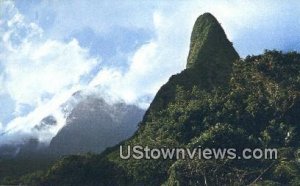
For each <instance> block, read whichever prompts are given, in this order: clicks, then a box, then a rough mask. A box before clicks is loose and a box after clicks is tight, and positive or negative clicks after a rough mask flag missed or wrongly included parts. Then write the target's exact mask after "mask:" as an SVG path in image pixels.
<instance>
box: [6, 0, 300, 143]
mask: <svg viewBox="0 0 300 186" xmlns="http://www.w3.org/2000/svg"><path fill="white" fill-rule="evenodd" d="M3 2H4V3H3ZM3 2H2V5H4V6H1V7H0V8H1V11H0V14H1V16H0V17H1V19H0V35H1V36H2V38H1V39H2V41H1V42H0V86H1V89H0V103H1V104H2V103H3V104H5V105H6V106H5V107H4V108H1V111H0V122H2V130H4V129H7V130H8V129H9V131H14V132H11V134H12V135H10V136H6V139H10V140H11V141H16V140H19V139H21V136H29V135H34V136H38V137H39V138H40V139H41V140H43V141H47V140H46V139H48V140H49V139H50V138H51V135H52V136H53V135H54V134H55V133H56V132H57V130H59V128H60V127H62V126H63V125H64V120H65V117H64V116H63V114H62V112H61V110H60V108H59V106H60V105H61V104H62V103H64V102H65V101H66V100H68V98H70V96H71V95H72V94H73V93H74V92H75V91H77V90H83V92H84V93H85V94H95V95H101V96H103V97H105V99H107V100H109V101H111V102H114V101H119V100H125V102H127V103H134V104H138V105H140V106H141V107H144V108H147V106H148V105H149V103H150V102H151V100H152V99H153V97H154V95H155V94H156V92H157V91H158V89H159V88H160V87H161V86H162V85H163V84H164V83H165V82H167V80H168V78H169V77H170V76H171V75H172V74H175V73H179V72H180V71H181V70H183V69H184V68H185V64H186V59H187V54H188V50H189V40H190V34H191V31H192V27H193V24H194V22H195V20H196V18H197V17H198V16H199V15H200V14H202V13H204V12H211V13H212V14H214V15H215V16H216V18H217V19H218V20H219V22H220V23H221V24H222V26H223V28H224V29H225V31H226V33H227V36H228V37H229V39H230V40H231V41H233V44H234V46H235V48H236V49H237V51H238V52H239V53H240V54H241V56H242V57H245V56H246V55H248V54H259V53H262V52H263V50H264V49H274V48H275V49H279V50H298V51H299V50H300V44H299V43H300V36H299V34H298V33H299V31H300V24H299V19H297V18H298V17H299V16H300V14H299V11H298V10H299V8H300V3H299V2H297V1H291V2H279V1H278V2H277V1H275V2H274V1H265V0H264V1H237V0H229V1H218V0H216V1H213V2H212V1H208V0H204V1H203V0H202V1H185V2H183V1H172V3H171V2H170V1H164V2H160V3H157V2H155V1H143V3H139V2H136V1H114V2H111V1H101V2H99V1H96V0H91V1H89V3H85V2H83V1H79V0H78V1H64V2H61V1H40V2H36V1H32V2H31V3H28V2H26V3H24V2H23V1H15V2H12V1H3ZM116 30H118V31H119V33H117V34H116V32H117V31H116ZM87 31H89V32H90V33H92V34H88V33H87ZM124 31H126V32H127V31H128V32H129V33H130V34H128V35H125V36H122V37H121V38H126V40H123V39H120V40H119V41H115V42H110V41H107V40H105V39H101V38H109V39H112V40H114V39H115V35H114V34H116V35H118V34H120V33H123V32H124ZM140 32H143V33H147V34H148V33H150V34H148V35H147V34H144V35H142V36H138V34H135V33H140ZM76 33H80V34H76ZM287 33H288V34H287ZM86 34H88V36H89V37H90V38H88V39H87V35H86ZM78 35H80V37H82V38H73V39H70V38H72V37H73V36H74V37H76V36H78ZM145 35H147V36H145ZM127 36H128V37H127ZM129 36H130V37H131V36H132V37H133V39H132V41H131V40H130V39H128V38H130V37H129ZM78 37H79V36H78ZM96 37H98V39H97V38H96ZM137 37H139V39H138V44H136V43H131V42H137V40H135V39H137ZM99 38H100V39H99ZM82 40H83V41H82ZM87 40H88V41H95V42H98V41H99V42H103V43H101V44H93V45H92V46H97V47H94V49H91V48H84V47H82V45H81V43H84V42H85V41H87ZM104 41H105V42H104ZM120 42H123V43H122V48H125V49H126V48H128V50H122V52H121V53H120V52H119V51H120V50H119V49H120ZM89 44H90V43H89V42H86V45H85V46H89ZM129 46H130V47H129ZM95 48H96V49H95ZM129 48H130V50H129ZM102 49H103V50H102ZM91 50H93V51H92V52H91ZM103 51H107V52H106V55H107V56H106V57H105V60H113V59H118V60H119V59H121V61H120V62H117V63H114V62H112V61H103V62H101V63H100V60H99V59H97V58H95V56H101V54H103ZM101 52H102V53H101ZM118 52H119V53H118ZM91 53H93V55H91ZM118 55H120V56H121V57H120V56H118ZM105 64H109V65H105ZM120 66H124V68H120ZM95 87H96V88H95ZM4 100H5V101H4ZM10 112H11V114H10V115H9V117H4V116H3V115H7V113H10ZM49 114H52V115H55V117H56V118H57V119H58V120H59V125H58V127H56V128H51V129H50V130H49V131H43V132H40V131H39V132H37V131H33V130H32V127H33V126H34V125H35V124H36V123H37V122H39V121H40V120H41V119H43V117H46V116H48V115H49ZM9 120H11V121H10V122H9V123H8V122H7V121H9ZM4 121H5V122H4ZM0 131H1V128H0ZM13 134H15V135H13ZM16 134H18V135H16ZM0 141H3V140H2V139H1V137H0Z"/></svg>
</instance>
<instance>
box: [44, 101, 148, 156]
mask: <svg viewBox="0 0 300 186" xmlns="http://www.w3.org/2000/svg"><path fill="white" fill-rule="evenodd" d="M143 114H144V111H143V110H142V109H140V108H138V107H136V106H134V105H126V104H124V103H115V104H108V103H106V102H105V100H103V99H101V98H97V97H93V96H89V97H88V98H86V99H83V100H82V101H81V102H80V103H79V104H78V105H76V106H75V108H74V109H73V110H72V112H71V114H70V115H69V116H68V118H67V124H66V126H64V127H63V128H62V129H61V130H60V131H59V132H58V134H57V135H56V136H55V137H54V138H53V139H52V140H51V143H50V149H51V151H53V152H56V153H58V154H77V153H86V152H95V153H99V152H102V151H103V150H104V149H106V148H107V147H111V146H113V145H116V144H117V143H119V142H120V141H122V140H124V139H127V138H128V137H130V136H131V135H132V134H133V133H134V132H135V131H136V129H137V124H138V123H139V122H140V121H141V120H142V116H143Z"/></svg>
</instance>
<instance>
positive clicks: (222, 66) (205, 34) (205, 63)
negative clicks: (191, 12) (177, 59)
mask: <svg viewBox="0 0 300 186" xmlns="http://www.w3.org/2000/svg"><path fill="white" fill-rule="evenodd" d="M238 58H239V55H238V53H237V52H236V51H235V49H234V48H233V46H232V43H231V42H230V41H229V40H228V39H227V36H226V34H225V32H224V30H223V28H222V26H221V24H220V23H219V22H218V20H217V19H216V18H215V17H214V16H213V15H212V14H210V13H205V14H202V15H201V16H199V17H198V18H197V20H196V22H195V25H194V28H193V31H192V35H191V44H190V51H189V55H188V60H187V68H188V69H189V68H194V69H197V70H199V71H200V72H199V73H205V74H208V75H209V77H207V79H208V81H210V80H212V81H213V78H219V79H223V78H224V77H223V76H224V75H225V76H226V75H228V74H229V73H230V71H231V66H232V63H233V61H235V60H237V59H238ZM216 69H218V70H219V71H218V72H215V71H216ZM220 72H222V73H220ZM218 74H220V76H218ZM215 75H217V76H215Z"/></svg>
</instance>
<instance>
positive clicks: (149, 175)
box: [15, 13, 300, 186]
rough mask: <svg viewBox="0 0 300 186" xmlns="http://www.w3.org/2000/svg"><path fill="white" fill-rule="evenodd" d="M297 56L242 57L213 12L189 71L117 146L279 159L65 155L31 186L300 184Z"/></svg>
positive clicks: (197, 37) (195, 40) (201, 23)
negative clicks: (255, 151) (268, 152)
mask: <svg viewBox="0 0 300 186" xmlns="http://www.w3.org/2000/svg"><path fill="white" fill-rule="evenodd" d="M299 91H300V54H298V53H295V52H290V53H282V52H278V51H265V53H264V54H262V55H258V56H248V57H247V58H245V59H239V56H238V54H237V52H236V51H235V50H234V48H233V46H232V44H231V43H230V42H229V41H228V39H227V38H226V35H225V33H224V30H223V29H222V27H221V26H220V24H219V23H218V22H217V20H216V19H215V18H214V17H213V16H212V15H211V14H208V13H206V14H203V15H202V16H200V17H199V18H198V19H197V21H196V23H195V26H194V30H193V32H192V36H191V47H190V53H189V57H188V61H187V68H186V69H185V70H184V71H182V72H181V73H179V74H176V75H174V76H172V77H171V78H170V79H169V81H168V82H167V83H166V84H165V85H164V86H162V88H161V89H160V90H159V92H158V93H157V95H156V97H155V98H154V100H153V102H152V104H151V106H150V108H149V109H148V111H147V112H146V114H145V116H144V119H143V121H142V123H140V125H139V129H138V131H137V132H136V133H135V134H134V135H133V136H132V137H131V138H130V139H128V140H126V141H124V142H123V143H121V144H120V145H123V146H127V145H131V146H135V145H141V146H143V147H145V146H148V147H150V148H160V147H168V148H172V147H183V148H196V147H199V146H201V147H207V148H235V149H237V152H238V154H240V153H241V151H242V150H243V149H244V148H262V149H264V148H277V149H278V151H279V154H278V159H276V160H265V159H260V160H254V159H250V160H245V159H228V158H227V159H210V160H204V159H197V158H196V159H185V160H180V159H178V160H177V159H175V158H173V159H169V160H163V159H156V160H154V159H151V160H147V159H141V160H136V159H133V158H130V159H128V160H123V159H121V158H120V155H119V145H117V146H115V147H114V148H111V149H107V150H106V151H105V152H104V153H102V154H101V155H93V154H87V155H85V156H68V157H65V158H63V159H61V160H60V161H58V162H57V163H56V164H55V165H54V166H52V167H51V168H50V169H49V170H48V171H46V172H44V173H43V174H41V173H39V174H38V175H37V174H32V175H27V176H25V177H23V178H21V179H20V180H16V181H15V183H20V182H22V183H25V184H30V185H184V186H185V185H247V184H253V185H299V184H300V164H299V161H300V159H299V157H297V153H295V152H297V150H298V148H299V146H300V145H299V142H300V140H299V138H300V134H299V133H300V128H299V127H300V125H299V123H298V122H299V121H300V92H299Z"/></svg>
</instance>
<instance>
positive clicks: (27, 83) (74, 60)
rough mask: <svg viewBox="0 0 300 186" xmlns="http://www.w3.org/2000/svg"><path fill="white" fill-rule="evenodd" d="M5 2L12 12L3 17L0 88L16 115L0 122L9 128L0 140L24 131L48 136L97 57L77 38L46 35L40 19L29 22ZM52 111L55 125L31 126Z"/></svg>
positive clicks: (3, 127) (28, 133) (17, 136)
mask: <svg viewBox="0 0 300 186" xmlns="http://www.w3.org/2000/svg"><path fill="white" fill-rule="evenodd" d="M6 6H7V9H9V10H10V11H13V12H14V13H13V14H11V16H8V17H6V19H1V24H2V26H3V27H2V28H1V29H0V32H1V33H3V34H2V37H1V43H2V44H1V46H0V48H1V52H0V53H1V54H0V66H1V68H2V70H1V71H0V73H1V75H0V77H1V78H0V80H1V82H0V85H1V94H2V95H6V96H9V99H12V100H13V101H14V102H15V111H14V113H11V115H12V116H13V117H14V119H12V120H11V121H10V122H9V123H4V124H2V125H3V126H2V125H1V126H2V127H1V130H2V131H3V130H4V131H6V132H7V134H6V135H5V136H4V137H3V136H2V137H1V136H0V141H1V143H5V142H6V141H7V140H12V141H14V140H17V139H19V140H22V137H21V136H23V137H24V136H28V135H35V137H38V138H39V139H40V140H43V141H47V140H49V139H50V137H52V136H53V134H55V133H56V132H57V131H58V130H59V128H61V127H62V125H63V124H64V119H65V118H64V116H63V114H62V113H61V110H60V106H61V104H62V103H64V102H66V101H67V100H68V99H69V98H70V97H71V95H72V94H73V93H74V92H75V91H78V90H80V89H81V88H82V87H84V86H85V83H86V82H85V81H84V78H85V76H86V75H88V74H89V73H90V71H91V70H92V69H93V68H94V67H95V65H98V64H99V61H100V60H99V59H95V58H91V57H90V56H89V52H88V51H87V50H86V49H84V48H82V47H80V46H79V44H78V42H77V41H76V39H73V40H71V41H69V42H62V41H57V40H51V39H47V38H44V36H43V30H42V29H41V28H40V27H39V26H38V25H36V24H34V23H32V22H28V21H27V20H26V18H25V17H24V16H23V15H22V14H20V13H19V12H18V11H17V10H16V9H15V8H12V7H13V6H14V5H13V4H11V3H7V4H6ZM7 15H10V14H9V13H8V14H7ZM2 99H5V97H4V98H2ZM1 109H5V106H3V108H1ZM50 114H52V115H55V116H56V119H57V120H58V126H57V127H54V128H52V129H50V130H49V131H43V132H41V133H35V134H33V133H32V128H33V127H34V126H35V125H37V124H39V122H40V121H41V120H42V119H43V118H44V117H46V116H48V115H50ZM0 119H1V118H0ZM1 130H0V131H1ZM1 138H3V139H1Z"/></svg>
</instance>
